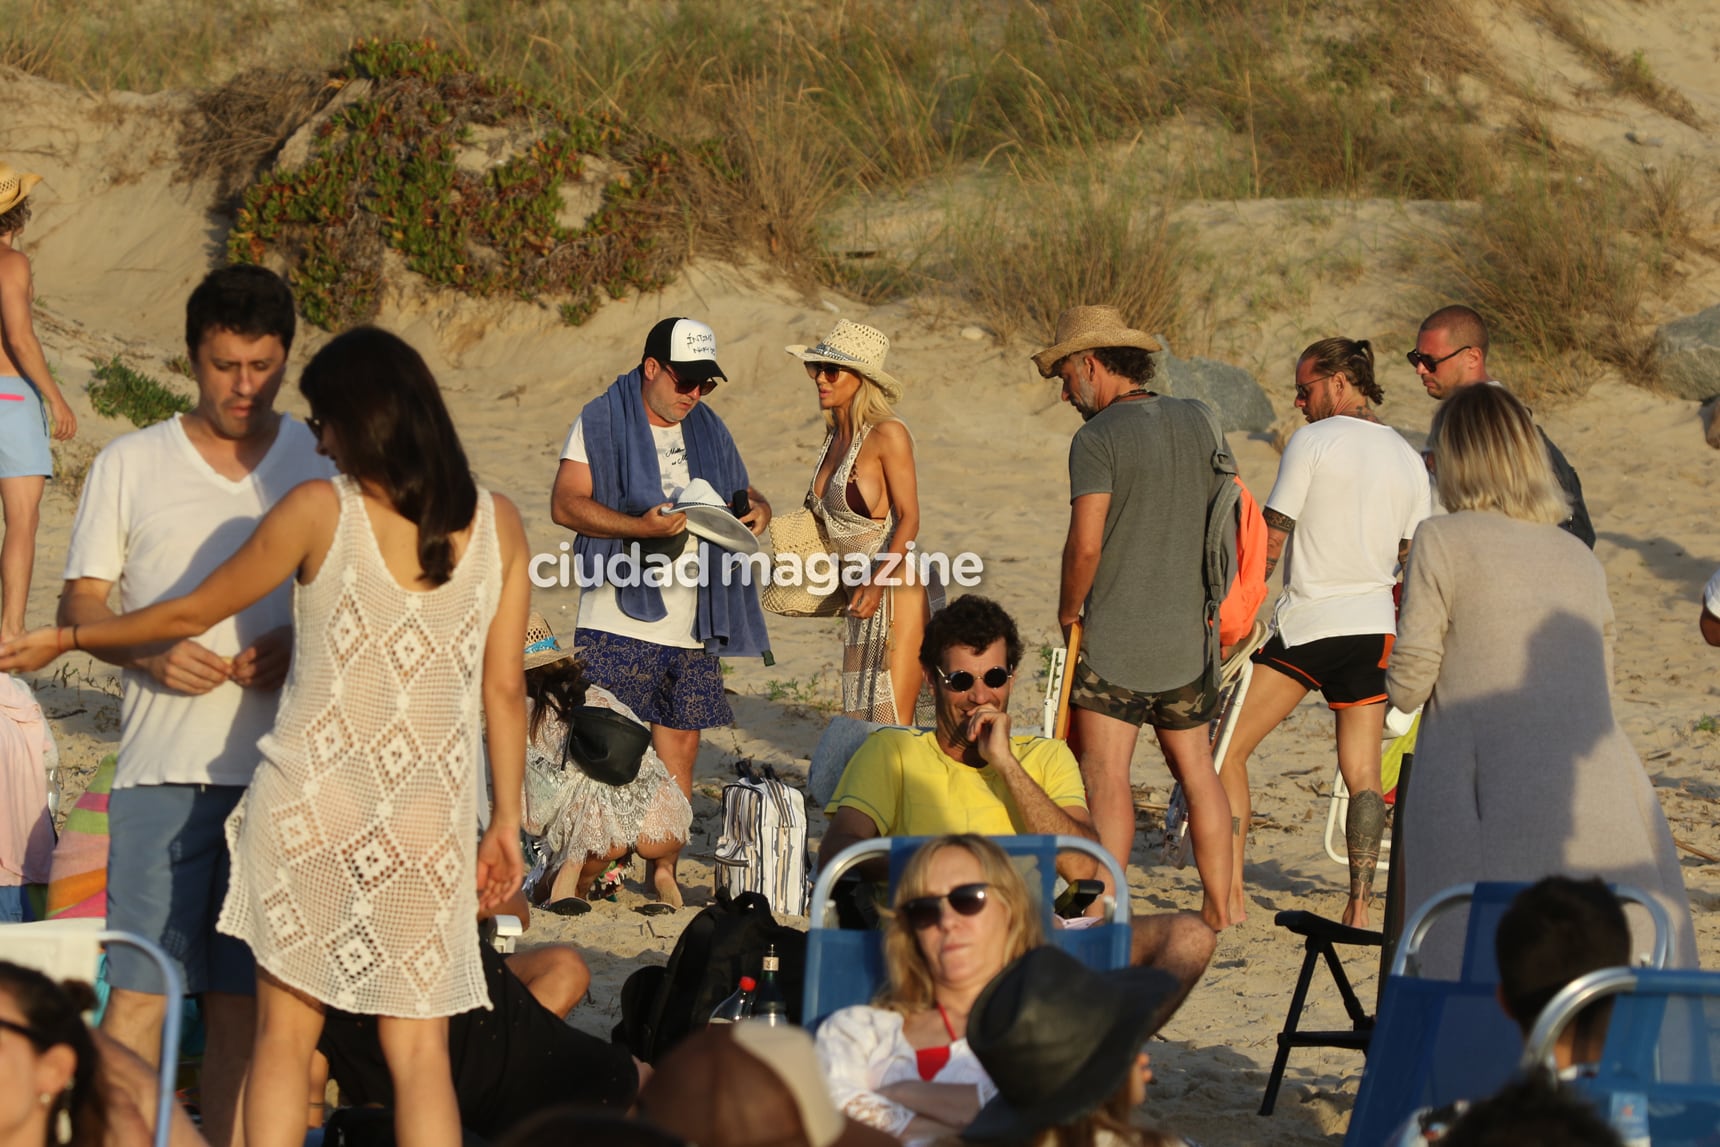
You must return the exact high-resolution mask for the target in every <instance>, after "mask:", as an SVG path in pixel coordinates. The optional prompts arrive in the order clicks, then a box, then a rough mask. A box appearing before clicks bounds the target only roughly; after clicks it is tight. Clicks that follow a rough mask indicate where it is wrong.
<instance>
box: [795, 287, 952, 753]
mask: <svg viewBox="0 0 1720 1147" xmlns="http://www.w3.org/2000/svg"><path fill="white" fill-rule="evenodd" d="M787 349H788V353H789V354H791V355H793V356H795V357H796V358H798V359H800V360H801V361H802V362H804V363H805V364H806V373H807V375H808V376H809V377H810V378H811V379H812V381H813V383H814V384H815V385H816V386H817V388H818V408H819V410H821V411H823V413H824V425H825V427H826V432H825V435H824V447H823V450H822V451H821V452H820V453H819V457H818V465H817V466H816V467H815V468H814V470H813V472H812V485H811V486H810V488H808V490H807V492H806V506H807V508H808V509H809V510H811V511H812V513H813V514H814V515H815V516H816V517H817V518H818V519H819V520H820V521H821V522H822V523H823V524H824V530H825V533H826V534H827V535H828V536H829V538H830V541H831V544H832V545H833V546H834V547H835V550H836V554H837V557H838V558H839V559H840V560H841V561H842V564H843V567H844V568H846V567H847V559H848V558H849V556H850V555H852V554H859V555H861V556H862V557H863V558H864V559H866V560H867V561H868V562H871V563H872V568H873V570H874V572H881V574H882V576H883V578H885V579H889V578H895V579H899V583H900V584H896V585H893V586H886V585H883V584H880V583H879V582H871V583H869V584H866V585H861V586H854V587H852V588H850V589H849V591H848V607H847V609H846V611H845V613H846V615H847V618H848V632H847V635H846V637H844V639H843V642H842V711H843V712H844V713H845V714H847V715H848V716H850V717H855V718H858V719H860V720H862V721H878V722H881V723H883V724H886V725H929V724H931V722H932V713H931V694H930V692H929V691H925V692H922V689H921V686H922V685H923V684H924V681H925V673H924V671H923V670H921V668H920V637H921V636H922V635H923V634H924V633H925V629H926V618H927V617H928V616H929V615H930V611H931V610H932V609H933V608H935V606H934V604H933V603H932V602H931V601H930V599H929V597H928V587H926V586H924V585H921V584H920V583H919V580H918V578H916V579H915V582H914V584H913V585H908V584H906V582H907V580H908V578H907V564H908V559H909V558H910V557H911V551H910V550H909V548H908V547H909V546H911V545H912V544H913V542H914V539H915V537H916V536H917V535H918V534H919V532H920V494H919V480H918V478H917V477H916V475H915V473H914V440H913V438H912V436H910V435H909V433H908V427H907V426H906V424H904V423H903V422H902V420H901V419H899V418H897V417H896V416H895V415H894V414H893V413H892V412H891V409H890V404H891V403H894V402H900V401H901V399H902V384H901V383H900V382H899V381H897V380H896V379H895V378H894V377H893V376H892V375H891V374H890V373H889V372H887V371H886V370H885V369H884V356H885V355H886V354H888V353H889V350H890V340H889V339H888V338H886V337H885V336H884V333H883V332H882V331H879V330H876V329H874V328H872V327H868V326H863V325H861V324H860V323H854V322H849V321H848V320H847V319H844V320H842V321H841V322H839V323H837V324H836V326H835V327H834V328H833V329H832V330H831V332H830V333H829V334H828V335H826V336H825V337H824V339H823V340H821V341H820V342H819V343H818V345H817V346H813V347H806V346H791V347H788V348H787ZM931 592H932V593H935V594H937V595H938V597H939V599H940V600H939V602H938V604H941V597H942V588H941V587H932V589H931ZM917 708H918V709H920V710H921V711H920V712H919V713H918V714H917V715H916V709H917Z"/></svg>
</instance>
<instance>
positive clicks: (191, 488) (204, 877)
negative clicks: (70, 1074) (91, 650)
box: [59, 266, 333, 1147]
mask: <svg viewBox="0 0 1720 1147" xmlns="http://www.w3.org/2000/svg"><path fill="white" fill-rule="evenodd" d="M294 325H295V323H294V315H293V296H292V292H291V291H290V290H288V288H287V285H286V283H284V282H283V281H282V280H281V278H280V277H279V276H278V275H275V274H274V273H273V272H270V271H267V270H264V269H263V268H261V267H249V266H235V267H224V268H222V269H220V270H217V271H213V272H211V273H210V274H209V275H208V276H207V277H206V278H205V279H204V280H203V282H202V283H200V284H199V285H198V287H197V288H196V290H194V291H193V292H192V293H191V298H190V300H189V302H188V303H187V305H186V322H185V341H186V351H187V354H188V355H189V357H190V359H191V366H192V372H193V374H194V375H195V376H196V379H197V395H198V397H197V406H196V408H195V409H194V410H192V411H191V413H189V414H185V415H181V416H179V417H176V418H169V419H167V420H166V421H163V422H158V423H156V424H155V425H153V426H150V427H147V428H145V429H143V430H138V431H135V432H133V433H131V434H126V435H122V436H121V437H119V438H116V439H115V440H114V441H113V442H111V443H109V444H108V446H107V447H106V448H105V449H104V450H102V452H101V453H100V454H98V455H97V456H96V459H95V461H94V462H92V463H91V464H90V469H89V475H88V477H87V478H86V479H85V481H84V489H83V495H82V497H81V499H80V500H79V502H78V513H77V518H76V520H75V521H74V522H73V523H72V539H71V545H70V548H69V551H68V553H67V555H66V575H65V576H66V584H65V589H64V591H63V593H62V594H61V597H60V611H59V624H61V625H65V626H73V627H75V626H79V625H88V624H90V623H92V622H95V621H99V620H101V619H103V618H106V617H111V616H113V615H114V612H115V610H114V608H113V607H112V606H110V604H109V602H110V598H111V597H112V595H113V591H114V590H115V589H116V588H117V589H118V591H119V593H118V602H117V605H118V609H119V611H120V612H129V611H131V610H135V609H140V608H142V607H144V606H146V605H150V604H152V603H154V602H157V601H161V600H163V599H166V598H171V597H176V596H178V595H180V594H183V593H185V592H186V591H188V590H190V589H192V588H193V587H195V586H196V585H197V584H198V583H199V582H200V581H202V580H203V578H204V577H205V576H207V575H208V574H209V573H210V572H211V571H213V570H214V569H215V568H216V567H217V566H219V565H220V564H221V563H222V562H224V561H225V560H226V559H227V558H229V557H231V556H232V555H233V553H234V552H235V551H237V550H238V548H239V547H240V545H241V544H243V543H244V541H245V540H246V539H247V538H249V537H250V536H251V532H252V530H253V529H254V528H255V527H256V525H257V523H258V521H260V520H261V518H262V516H263V514H264V513H266V512H267V511H268V509H269V508H270V507H271V506H272V505H274V503H275V502H276V501H277V500H279V499H280V498H281V496H282V495H284V494H285V493H286V492H287V491H288V490H291V489H292V488H293V487H294V486H296V485H298V484H299V483H300V482H304V481H307V480H309V479H312V478H326V477H328V476H330V475H331V474H332V473H333V468H332V467H331V466H330V465H329V463H328V461H327V459H325V458H323V457H321V456H320V455H319V454H318V452H317V446H316V441H315V439H314V438H313V437H312V436H311V432H310V431H309V430H308V429H307V428H306V427H305V426H304V424H303V423H300V422H295V421H293V420H292V419H291V418H288V417H286V416H284V415H282V414H279V413H277V412H276V411H275V409H274V404H275V396H276V394H277V393H278V392H279V390H280V388H281V380H282V378H283V376H284V374H285V372H286V363H287V352H288V350H289V348H290V347H291V346H292V341H293V330H294ZM72 632H73V640H74V641H75V639H76V629H75V628H74V629H73V631H72ZM291 656H292V590H291V588H290V586H289V585H288V584H287V583H282V584H281V585H280V586H279V587H277V588H276V589H275V591H274V592H273V593H271V594H270V595H269V596H268V597H266V598H264V599H263V600H262V601H260V602H258V603H257V604H256V605H253V606H251V607H250V608H249V609H246V610H244V611H242V612H240V613H239V614H238V615H236V616H235V617H232V618H230V619H228V620H227V621H224V622H220V623H218V624H217V625H215V626H214V627H212V628H211V629H210V630H209V631H208V632H207V633H205V634H204V635H203V636H202V637H200V638H198V639H197V640H196V641H190V640H187V641H180V642H177V643H175V644H173V645H170V646H167V647H154V646H152V647H139V648H134V649H130V650H124V651H120V652H117V653H115V654H112V655H108V654H103V658H104V659H105V660H108V661H111V662H112V663H113V664H115V665H118V666H120V667H122V668H123V670H124V672H123V674H122V680H123V687H124V693H123V696H122V698H121V702H120V747H119V768H118V771H117V772H116V774H115V777H114V784H113V795H112V796H111V798H110V799H109V805H108V829H109V838H110V840H109V856H108V891H107V897H108V916H107V923H108V926H109V927H110V928H118V929H123V930H125V931H128V932H136V933H138V934H140V935H143V936H145V937H147V938H149V939H151V940H154V941H155V942H156V943H158V944H160V945H161V946H162V947H163V948H164V949H166V951H167V953H168V954H169V955H170V956H172V957H173V958H174V959H175V960H176V961H178V963H179V965H180V969H181V971H182V973H183V974H184V976H185V981H186V988H187V990H188V991H190V992H194V993H198V994H200V995H201V997H202V1003H203V1014H204V1021H205V1025H206V1027H207V1030H208V1045H207V1052H206V1053H205V1059H204V1069H203V1077H202V1110H203V1133H204V1135H205V1136H206V1137H207V1138H208V1140H209V1142H210V1143H211V1144H214V1145H215V1147H224V1145H225V1144H228V1143H229V1142H234V1141H236V1139H237V1138H238V1137H237V1136H236V1135H235V1132H236V1123H237V1118H236V1117H237V1108H238V1096H239V1090H240V1086H241V1084H242V1083H243V1081H244V1076H245V1070H246V1067H247V1065H248V1064H249V1061H250V1053H251V1040H252V1035H253V1032H254V1024H255V992H256V973H255V968H254V966H253V964H252V960H251V953H250V950H249V949H248V948H247V947H246V946H245V944H244V943H243V942H242V941H240V940H237V939H235V938H234V937H232V936H227V935H222V934H220V933H218V932H217V931H216V929H215V922H216V919H217V918H218V917H219V915H220V912H221V903H222V900H223V899H224V898H225V896H226V891H227V874H228V854H227V840H226V835H225V832H224V825H225V822H226V819H227V815H228V814H229V813H230V812H232V810H233V807H234V806H235V805H236V804H237V803H238V801H239V798H240V797H241V796H242V795H243V794H244V792H245V787H246V786H247V785H248V784H249V783H250V781H251V774H252V772H253V770H254V769H255V768H256V765H257V760H258V756H257V739H258V738H259V737H261V736H262V735H263V734H265V733H267V732H268V731H269V729H270V728H271V727H272V726H273V724H274V719H275V705H276V700H277V698H278V696H279V692H280V687H281V683H282V681H283V680H284V679H285V677H286V672H287V667H288V664H289V662H290V660H291ZM109 979H110V981H111V982H112V984H113V993H112V996H111V997H110V999H109V1001H108V1007H107V1013H106V1016H105V1018H104V1019H103V1021H102V1028H103V1030H104V1031H105V1032H107V1034H108V1035H110V1036H112V1037H113V1038H115V1039H117V1040H118V1041H119V1042H120V1043H122V1044H124V1045H125V1046H127V1047H128V1048H130V1049H131V1050H132V1051H135V1052H136V1053H137V1054H138V1055H140V1056H142V1057H144V1058H145V1059H146V1060H149V1061H150V1062H152V1063H153V1062H154V1061H155V1060H156V1058H157V1057H158V1054H159V1036H160V1031H161V1023H162V1019H163V1014H164V1010H165V1009H164V997H163V996H162V995H161V994H160V991H161V986H160V983H159V980H158V979H157V977H156V975H155V973H154V971H153V968H152V965H150V964H148V963H146V962H144V961H142V960H140V959H138V958H137V957H136V956H135V955H132V954H129V953H128V952H127V950H126V949H123V948H120V949H116V950H115V951H114V952H113V953H112V954H111V955H110V957H109Z"/></svg>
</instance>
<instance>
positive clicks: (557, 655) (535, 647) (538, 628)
mask: <svg viewBox="0 0 1720 1147" xmlns="http://www.w3.org/2000/svg"><path fill="white" fill-rule="evenodd" d="M578 652H579V650H577V649H563V648H562V647H561V646H560V645H559V644H557V643H556V640H555V632H554V631H553V630H551V629H550V627H549V622H547V621H545V620H544V619H543V614H541V613H539V612H538V611H537V610H535V609H534V610H532V613H531V617H529V618H527V619H526V665H525V667H526V668H527V669H528V670H529V669H537V668H540V667H542V666H545V665H554V664H555V663H556V662H557V661H566V660H568V659H570V658H571V657H572V656H573V655H574V654H575V653H578Z"/></svg>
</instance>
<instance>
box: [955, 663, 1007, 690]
mask: <svg viewBox="0 0 1720 1147" xmlns="http://www.w3.org/2000/svg"><path fill="white" fill-rule="evenodd" d="M1014 676H1015V674H1013V673H1011V672H1010V671H1009V670H1007V669H1005V668H1004V667H1003V666H1001V665H993V666H992V667H991V668H990V669H987V670H986V671H985V673H984V674H983V675H981V676H980V677H979V678H978V680H980V681H984V682H985V687H986V688H987V689H1002V688H1003V687H1004V686H1005V685H1007V684H1009V679H1010V678H1011V677H1014ZM938 679H939V680H940V681H942V682H943V683H944V687H945V688H947V689H950V690H952V691H954V692H956V693H966V692H967V691H968V690H970V689H972V688H973V686H974V681H975V677H974V675H973V674H972V673H969V672H968V671H967V670H966V669H958V670H956V671H955V672H954V673H945V672H944V671H943V670H942V669H939V670H938Z"/></svg>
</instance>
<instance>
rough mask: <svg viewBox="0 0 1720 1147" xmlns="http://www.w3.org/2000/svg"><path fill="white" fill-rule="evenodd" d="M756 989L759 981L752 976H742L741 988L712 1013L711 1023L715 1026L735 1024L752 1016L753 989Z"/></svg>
mask: <svg viewBox="0 0 1720 1147" xmlns="http://www.w3.org/2000/svg"><path fill="white" fill-rule="evenodd" d="M756 987H758V981H756V980H754V979H753V978H752V977H751V976H742V977H741V986H740V987H738V988H736V989H735V990H734V994H732V995H731V996H729V997H728V998H727V999H726V1000H724V1001H723V1002H722V1003H720V1004H718V1005H717V1007H716V1010H715V1011H713V1012H712V1013H711V1020H710V1022H711V1023H713V1024H733V1023H739V1022H740V1021H741V1020H744V1019H746V1018H748V1017H749V1016H751V1015H752V1010H753V989H754V988H756Z"/></svg>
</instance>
